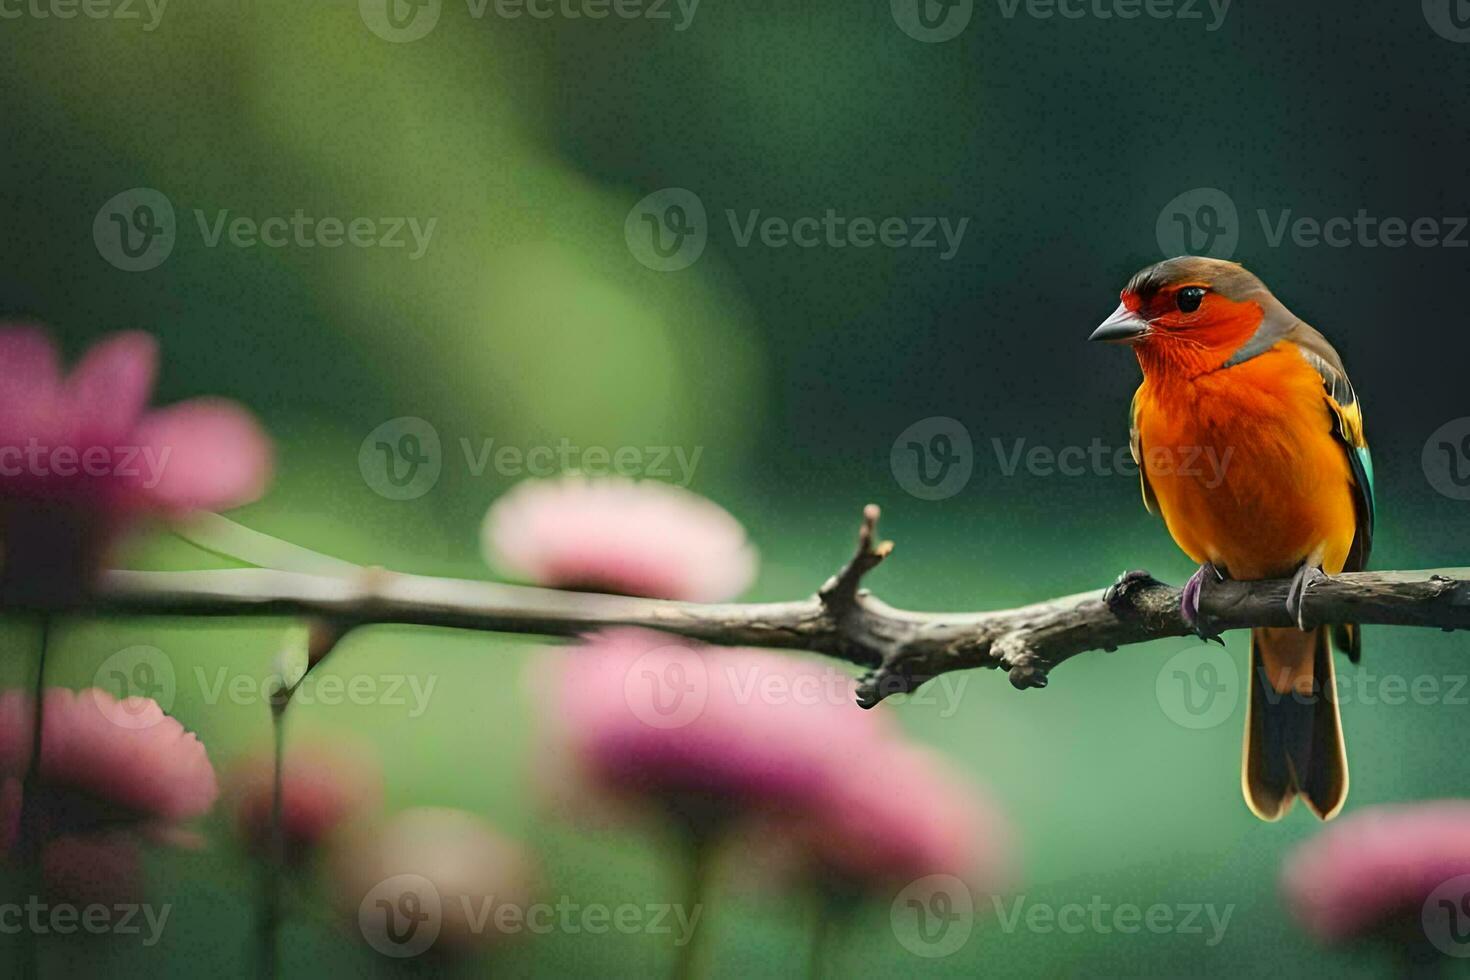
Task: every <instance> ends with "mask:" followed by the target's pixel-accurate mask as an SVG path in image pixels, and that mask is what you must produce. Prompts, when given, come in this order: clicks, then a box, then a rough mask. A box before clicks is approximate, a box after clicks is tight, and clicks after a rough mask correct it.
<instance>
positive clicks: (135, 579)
mask: <svg viewBox="0 0 1470 980" xmlns="http://www.w3.org/2000/svg"><path fill="white" fill-rule="evenodd" d="M877 522H878V508H877V507H876V506H874V505H869V506H868V507H867V508H866V509H865V510H864V512H863V523H862V527H861V530H860V531H859V535H858V547H857V551H856V552H855V554H854V555H853V557H852V558H851V559H849V561H848V562H847V564H846V565H844V566H843V567H842V569H840V570H839V571H838V573H837V574H836V575H834V576H833V577H832V578H831V579H829V580H828V581H827V582H826V583H825V584H824V585H823V586H822V587H821V589H819V590H818V592H817V594H816V595H814V596H811V597H809V598H806V599H800V600H797V601H794V602H772V603H753V604H725V605H705V604H700V603H690V602H669V601H664V600H658V599H639V598H631V597H625V596H611V595H595V594H590V593H576V592H561V591H557V590H554V589H539V588H530V587H525V586H515V585H504V584H499V583H493V582H478V581H469V580H463V579H448V578H432V577H429V576H423V575H405V574H399V573H395V572H389V571H385V570H383V569H381V568H375V569H367V570H365V571H364V573H363V574H361V575H357V576H352V577H337V576H326V575H315V574H303V573H299V572H284V571H273V570H270V569H254V568H252V569H230V570H224V571H202V572H134V571H114V572H108V573H107V574H106V575H105V576H104V578H103V580H102V582H101V584H100V586H99V589H98V591H97V594H96V595H94V596H93V597H92V598H91V599H90V600H89V601H88V602H87V603H86V604H85V606H83V607H81V608H80V609H78V610H77V611H84V612H103V613H121V614H129V615H166V616H252V615H269V616H296V617H310V618H316V619H324V620H326V621H328V622H330V623H332V624H333V625H334V626H335V627H336V628H337V629H339V630H344V631H345V630H346V629H350V628H352V627H354V626H359V625H365V624H368V623H400V624H410V625H420V626H447V627H456V628H461V629H474V630H493V631H499V632H508V633H534V634H543V635H549V636H575V635H579V634H583V633H586V632H589V631H591V630H595V629H599V628H603V627H610V626H641V627H647V628H650V629H657V630H664V631H666V632H670V633H676V634H679V635H681V636H685V637H689V638H691V639H695V640H701V641H705V642H709V643H719V644H729V645H741V646H763V647H786V648H791V649H800V650H813V651H817V652H820V653H824V654H828V655H830V656H834V657H839V658H841V659H843V660H847V661H850V662H852V663H854V664H858V665H860V666H863V667H867V668H868V672H867V673H866V675H865V676H864V677H863V678H862V681H861V683H860V684H859V689H858V700H859V703H860V704H862V705H863V706H864V707H872V706H873V705H875V704H877V703H878V702H880V701H881V700H883V699H884V698H885V697H887V696H889V695H892V694H897V693H901V692H905V691H909V690H912V689H913V688H915V687H916V686H918V685H919V684H921V683H923V682H924V681H926V680H928V679H929V678H931V677H934V676H936V675H938V674H941V673H945V672H947V671H952V670H963V669H968V668H972V667H991V668H1002V669H1004V670H1005V671H1006V672H1007V673H1008V674H1009V676H1010V681H1011V683H1012V684H1013V685H1014V686H1015V687H1017V688H1021V689H1024V688H1028V687H1045V686H1046V683H1047V677H1048V675H1049V674H1050V672H1051V671H1052V669H1053V668H1055V667H1056V666H1057V665H1058V664H1061V663H1063V662H1065V661H1066V660H1068V659H1070V658H1072V657H1074V656H1076V655H1077V654H1079V653H1083V652H1084V651H1087V650H1095V649H1104V650H1113V649H1116V648H1118V647H1121V646H1125V645H1127V644H1131V643H1143V642H1146V641H1148V640H1158V639H1164V638H1167V637H1174V636H1185V635H1190V634H1192V632H1193V631H1192V629H1191V628H1190V626H1189V624H1188V623H1186V622H1185V620H1184V618H1183V616H1182V615H1181V614H1180V611H1179V600H1180V590H1179V589H1177V588H1174V587H1173V586H1170V585H1165V584H1163V583H1161V582H1158V581H1156V580H1154V579H1153V578H1151V577H1150V576H1148V575H1147V573H1142V572H1136V573H1129V574H1128V575H1125V576H1124V577H1123V578H1122V579H1120V580H1119V582H1118V583H1117V584H1116V586H1115V587H1114V588H1112V589H1110V590H1108V593H1107V596H1106V599H1105V596H1104V593H1103V591H1102V590H1096V591H1092V592H1083V593H1079V594H1077V595H1071V596H1065V597H1063V598H1060V599H1051V600H1048V601H1046V602H1039V603H1036V604H1034V605H1029V606H1022V607H1019V608H1016V609H1004V610H996V611H992V612H966V613H932V612H911V611H908V610H902V609H895V608H894V607H892V606H890V605H888V604H887V603H885V602H883V601H882V600H880V599H877V598H875V597H874V596H872V595H871V594H869V593H868V591H867V590H865V589H862V588H861V587H860V586H861V582H862V580H863V577H864V576H865V575H866V574H867V573H868V572H870V571H872V570H873V569H874V568H875V567H876V566H877V565H878V564H879V563H880V562H882V561H883V559H884V558H885V557H887V555H888V554H889V553H890V552H891V551H892V548H893V545H892V542H887V541H885V542H882V543H880V544H877V545H874V543H873V542H874V539H875V536H876V532H877ZM1287 587H1288V582H1287V581H1286V580H1273V581H1260V582H1220V583H1215V582H1211V583H1209V584H1208V585H1207V586H1206V588H1205V592H1204V597H1203V600H1202V603H1201V609H1202V612H1203V614H1204V616H1205V617H1206V621H1207V622H1208V624H1209V625H1210V627H1211V628H1212V629H1214V630H1216V631H1223V630H1228V629H1244V628H1247V627H1251V626H1291V625H1293V622H1292V619H1291V617H1290V615H1289V614H1288V613H1287V611H1286V592H1287ZM1303 610H1304V615H1305V617H1306V618H1307V619H1308V620H1309V621H1312V622H1317V623H1339V622H1354V623H1374V624H1383V625H1392V626H1429V627H1436V628H1439V629H1445V630H1452V629H1465V628H1470V571H1467V570H1447V571H1444V572H1429V571H1424V572H1357V573H1353V574H1347V575H1339V576H1336V577H1333V578H1330V579H1326V580H1323V581H1320V582H1318V583H1316V584H1314V585H1313V586H1312V587H1311V588H1310V590H1309V591H1308V593H1307V595H1306V597H1305V599H1304V601H1303Z"/></svg>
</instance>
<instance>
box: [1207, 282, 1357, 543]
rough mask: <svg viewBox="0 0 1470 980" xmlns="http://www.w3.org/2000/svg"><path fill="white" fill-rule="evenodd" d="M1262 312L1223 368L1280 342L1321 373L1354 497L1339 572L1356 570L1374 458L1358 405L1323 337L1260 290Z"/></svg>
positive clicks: (1339, 361) (1247, 358)
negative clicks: (1349, 537) (1351, 529)
mask: <svg viewBox="0 0 1470 980" xmlns="http://www.w3.org/2000/svg"><path fill="white" fill-rule="evenodd" d="M1255 299H1256V301H1257V302H1259V303H1260V304H1261V308H1262V310H1263V311H1264V313H1265V316H1264V318H1263V320H1262V321H1261V325H1260V327H1259V328H1257V330H1256V332H1255V334H1254V335H1253V336H1252V337H1251V338H1250V340H1248V341H1246V342H1245V343H1244V344H1243V345H1241V348H1240V349H1239V350H1237V351H1236V352H1235V353H1234V354H1231V355H1230V358H1229V359H1228V360H1226V362H1225V364H1224V365H1223V367H1227V368H1229V367H1233V366H1234V365H1236V364H1240V363H1242V362H1243V361H1248V360H1250V359H1251V358H1253V357H1257V356H1259V355H1261V354H1264V353H1266V351H1268V350H1270V349H1272V348H1273V347H1275V346H1276V345H1277V344H1278V343H1281V342H1283V341H1285V342H1287V343H1289V344H1292V345H1293V346H1294V347H1296V349H1297V350H1298V351H1300V352H1301V355H1302V357H1303V358H1305V359H1306V361H1307V363H1308V364H1310V365H1312V367H1313V368H1315V369H1316V371H1317V373H1318V374H1319V375H1321V376H1322V391H1323V395H1324V397H1325V398H1326V400H1327V407H1328V409H1329V410H1330V411H1331V412H1332V415H1333V418H1334V419H1335V420H1336V422H1337V426H1336V433H1335V434H1336V435H1337V438H1338V441H1339V442H1340V443H1342V447H1343V451H1344V452H1346V453H1347V458H1348V464H1349V465H1350V466H1351V467H1352V473H1353V502H1354V504H1355V508H1356V512H1357V528H1356V531H1355V533H1354V535H1353V544H1352V548H1351V549H1350V550H1349V551H1348V558H1347V564H1346V565H1344V566H1343V570H1344V571H1349V572H1355V571H1360V570H1362V569H1363V568H1364V567H1366V566H1367V564H1368V553H1369V552H1370V551H1371V550H1372V548H1373V457H1372V455H1370V454H1369V452H1368V440H1367V439H1366V438H1365V437H1364V435H1363V409H1362V406H1360V405H1359V404H1358V396H1357V393H1356V392H1354V391H1353V385H1352V382H1351V381H1349V380H1348V376H1347V369H1346V368H1344V367H1343V366H1342V358H1341V357H1339V356H1338V354H1337V351H1335V350H1333V348H1332V345H1331V344H1330V343H1328V342H1327V338H1326V337H1324V336H1322V334H1320V333H1318V332H1317V331H1316V330H1315V329H1313V328H1312V327H1311V326H1309V325H1308V324H1306V323H1303V322H1302V321H1301V320H1299V319H1297V317H1296V316H1295V315H1294V314H1292V312H1291V311H1290V310H1288V309H1287V308H1286V307H1285V306H1283V305H1282V304H1281V301H1280V300H1278V299H1277V298H1276V297H1275V296H1272V295H1271V294H1270V293H1268V292H1263V293H1262V294H1261V295H1259V296H1256V297H1255Z"/></svg>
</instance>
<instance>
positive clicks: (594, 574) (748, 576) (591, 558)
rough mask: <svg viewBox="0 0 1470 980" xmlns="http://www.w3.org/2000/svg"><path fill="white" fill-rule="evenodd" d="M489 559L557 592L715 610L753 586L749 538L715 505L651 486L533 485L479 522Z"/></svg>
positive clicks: (599, 481)
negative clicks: (636, 598)
mask: <svg viewBox="0 0 1470 980" xmlns="http://www.w3.org/2000/svg"><path fill="white" fill-rule="evenodd" d="M483 542H484V550H485V555H486V558H487V560H489V561H490V562H491V563H492V564H494V565H496V566H497V567H499V568H501V569H503V570H504V571H505V572H506V573H508V574H510V575H514V576H519V577H522V578H525V579H527V580H529V581H531V582H534V583H536V584H538V585H544V586H550V587H552V588H559V589H581V590H585V591H596V592H616V593H621V594H623V595H637V596H647V597H650V598H658V599H684V600H688V601H692V602H721V601H724V600H727V599H731V598H733V597H734V596H736V595H737V594H739V593H740V592H741V591H742V590H743V589H745V587H746V586H748V585H749V584H750V582H751V580H752V579H753V578H754V577H755V568H756V556H755V549H754V548H753V547H752V546H751V545H750V543H749V542H748V541H747V540H746V538H745V529H744V528H742V527H741V526H740V523H739V522H738V521H736V520H735V518H733V517H731V516H730V514H729V513H728V512H726V511H725V510H724V509H723V508H721V507H720V506H718V505H717V504H715V503H712V502H711V501H709V500H706V499H705V498H703V497H701V496H699V495H698V494H695V493H692V492H690V491H688V490H684V489H681V488H679V487H675V486H671V485H669V484H666V483H658V482H655V481H651V480H644V481H641V482H634V481H632V480H628V479H624V478H622V477H595V478H589V477H584V476H579V475H570V476H564V477H561V478H559V479H551V480H529V481H527V482H525V483H522V484H520V485H519V486H517V487H515V488H514V489H512V490H511V491H510V492H509V493H507V494H506V495H505V496H504V497H502V498H500V499H499V500H497V501H496V502H495V504H494V505H493V506H492V507H491V508H490V512H489V513H488V514H486V515H485V525H484V531H483Z"/></svg>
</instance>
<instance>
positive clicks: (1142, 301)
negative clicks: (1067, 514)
mask: <svg viewBox="0 0 1470 980" xmlns="http://www.w3.org/2000/svg"><path fill="white" fill-rule="evenodd" d="M1091 339H1092V340H1105V341H1113V342H1116V343H1126V344H1131V345H1132V346H1133V349H1134V351H1135V353H1137V355H1138V364H1139V366H1140V367H1141V368H1142V369H1143V384H1142V385H1140V386H1139V388H1138V392H1137V393H1136V394H1135V395H1134V396H1133V413H1132V414H1133V420H1132V421H1133V424H1132V438H1131V442H1132V447H1133V458H1134V459H1135V460H1136V461H1137V462H1138V464H1139V472H1140V475H1141V479H1142V482H1143V502H1144V506H1146V507H1147V508H1148V509H1149V510H1150V511H1151V512H1154V513H1158V514H1162V515H1163V518H1164V523H1165V525H1166V526H1167V527H1168V528H1169V534H1170V535H1171V536H1173V538H1174V542H1175V543H1176V544H1178V545H1179V547H1180V548H1182V549H1183V550H1184V553H1185V554H1187V555H1189V557H1190V558H1191V559H1192V560H1193V561H1196V562H1198V563H1199V564H1200V569H1199V571H1198V572H1196V573H1195V574H1194V576H1193V577H1192V578H1191V579H1190V580H1189V583H1188V584H1187V585H1186V586H1185V588H1184V599H1183V603H1182V605H1183V611H1184V615H1185V618H1186V619H1188V620H1189V621H1190V622H1191V623H1193V624H1195V626H1196V628H1197V629H1198V630H1199V632H1200V635H1201V636H1208V633H1209V631H1208V629H1207V627H1206V626H1205V625H1204V624H1202V623H1201V621H1200V612H1199V609H1200V605H1199V601H1200V593H1201V590H1202V589H1203V588H1204V585H1205V581H1206V579H1207V578H1210V577H1214V578H1218V579H1221V580H1223V579H1224V578H1226V577H1229V578H1232V579H1263V578H1279V577H1286V576H1291V577H1292V587H1291V590H1290V592H1289V594H1288V599H1287V606H1288V608H1289V609H1290V610H1291V613H1292V616H1293V617H1294V618H1295V619H1296V621H1297V624H1298V626H1300V627H1301V628H1300V629H1297V628H1293V627H1284V628H1256V629H1253V630H1251V658H1250V659H1251V682H1250V689H1251V695H1250V707H1249V711H1248V713H1247V715H1246V722H1245V752H1244V761H1243V763H1242V766H1241V777H1240V782H1241V788H1242V790H1243V791H1244V793H1245V802H1246V805H1247V806H1249V807H1250V809H1251V811H1252V812H1253V813H1255V814H1256V816H1258V817H1260V818H1261V819H1263V820H1279V819H1280V818H1281V817H1282V815H1284V814H1285V813H1286V811H1287V810H1288V809H1289V808H1290V807H1291V803H1292V800H1293V799H1295V798H1296V797H1297V796H1301V797H1302V798H1303V799H1304V800H1306V804H1307V806H1308V807H1309V808H1310V809H1311V810H1312V812H1313V813H1315V814H1316V815H1317V816H1318V817H1320V818H1322V819H1323V820H1328V819H1331V818H1332V817H1334V816H1336V815H1337V813H1338V811H1339V810H1341V809H1342V805H1343V803H1344V802H1345V801H1346V799H1347V791H1348V769H1347V753H1346V751H1345V749H1344V746H1343V740H1342V720H1341V718H1340V716H1339V714H1338V707H1337V689H1336V684H1335V679H1334V675H1333V666H1332V652H1331V646H1330V642H1329V634H1331V637H1330V639H1331V641H1335V642H1336V644H1337V646H1338V648H1339V649H1340V650H1342V651H1343V652H1345V653H1346V654H1347V655H1348V657H1349V659H1351V660H1352V661H1353V662H1354V663H1356V662H1357V660H1358V657H1359V655H1360V636H1359V632H1358V629H1357V627H1356V626H1352V625H1343V626H1336V627H1327V626H1321V627H1315V628H1311V629H1308V628H1307V627H1306V626H1305V625H1304V624H1303V620H1302V614H1301V605H1302V596H1303V595H1304V593H1305V590H1306V588H1307V586H1308V585H1309V584H1311V582H1312V581H1314V580H1316V579H1319V578H1320V577H1321V576H1322V575H1323V574H1324V573H1326V574H1328V575H1333V574H1336V573H1338V572H1341V571H1344V570H1347V571H1357V570H1359V569H1362V568H1363V567H1364V566H1365V565H1366V564H1367V561H1368V551H1369V549H1370V547H1371V546H1372V541H1373V461H1372V458H1371V457H1370V456H1369V454H1368V444H1367V441H1366V440H1365V439H1364V437H1363V415H1362V410H1361V408H1360V407H1359V405H1358V399H1357V397H1356V395H1354V393H1353V387H1352V385H1351V384H1350V383H1349V382H1348V377H1347V372H1346V371H1345V370H1344V369H1343V366H1342V359H1341V358H1339V357H1338V356H1337V352H1336V351H1335V350H1333V349H1332V345H1331V344H1329V343H1328V342H1327V339H1326V338H1325V337H1323V336H1322V335H1321V334H1320V333H1318V332H1317V331H1316V330H1314V329H1312V328H1311V327H1310V326H1308V325H1307V324H1305V323H1303V322H1302V321H1301V320H1299V319H1297V317H1296V316H1295V315H1293V314H1292V313H1291V311H1289V310H1288V309H1287V308H1286V307H1285V306H1283V305H1282V303H1281V301H1280V300H1278V299H1277V298H1276V297H1275V296H1273V295H1272V294H1271V291H1270V290H1269V289H1267V288H1266V286H1265V285H1264V284H1263V283H1262V282H1261V280H1259V279H1257V278H1256V277H1255V276H1254V275H1252V274H1251V273H1249V272H1247V271H1246V270H1245V269H1244V268H1242V267H1241V266H1239V265H1237V264H1235V263H1233V262H1223V261H1220V260H1218V259H1206V258H1194V257H1190V256H1184V257H1181V258H1176V259H1169V260H1168V261H1165V262H1160V263H1158V264H1157V265H1153V266H1149V267H1148V268H1147V269H1144V270H1143V271H1142V272H1140V273H1138V274H1137V275H1135V276H1134V277H1133V279H1132V280H1130V281H1129V283H1128V285H1127V287H1126V288H1125V289H1124V290H1123V293H1122V302H1121V303H1120V304H1119V305H1118V308H1117V309H1116V310H1115V311H1113V315H1112V316H1110V317H1108V318H1107V319H1106V320H1105V321H1103V323H1102V325H1101V326H1099V327H1098V328H1097V330H1095V331H1094V332H1093V334H1092V337H1091Z"/></svg>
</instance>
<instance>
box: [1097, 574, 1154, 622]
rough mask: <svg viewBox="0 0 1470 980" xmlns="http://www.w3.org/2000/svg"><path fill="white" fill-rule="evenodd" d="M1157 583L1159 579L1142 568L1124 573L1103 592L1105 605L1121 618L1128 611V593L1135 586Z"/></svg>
mask: <svg viewBox="0 0 1470 980" xmlns="http://www.w3.org/2000/svg"><path fill="white" fill-rule="evenodd" d="M1157 581H1158V580H1157V579H1155V578H1154V577H1153V576H1152V575H1150V574H1149V573H1148V572H1146V571H1144V570H1143V569H1141V568H1135V569H1133V570H1131V571H1127V572H1124V573H1123V574H1121V575H1119V576H1118V577H1117V579H1116V580H1115V581H1114V582H1113V584H1112V585H1110V586H1108V587H1107V590H1106V591H1105V592H1103V604H1104V605H1106V606H1107V607H1108V609H1109V610H1111V611H1112V613H1113V615H1114V616H1121V615H1123V613H1124V612H1126V611H1127V610H1128V592H1129V590H1130V589H1132V588H1133V587H1134V586H1135V585H1143V584H1152V583H1155V582H1157Z"/></svg>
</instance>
